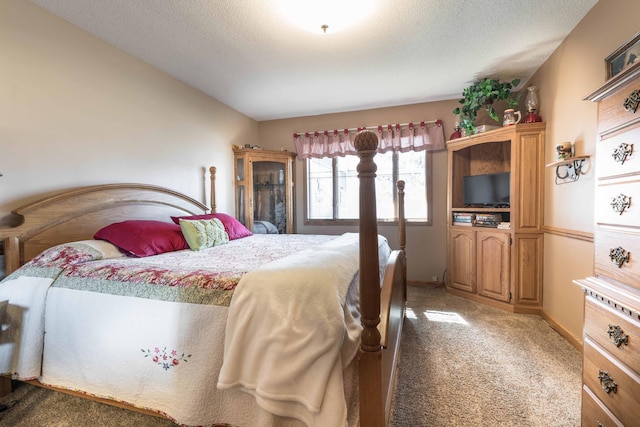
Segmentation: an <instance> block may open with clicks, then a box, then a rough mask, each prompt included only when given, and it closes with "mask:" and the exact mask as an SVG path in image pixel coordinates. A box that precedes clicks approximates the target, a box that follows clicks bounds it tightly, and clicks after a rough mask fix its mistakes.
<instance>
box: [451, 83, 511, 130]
mask: <svg viewBox="0 0 640 427" xmlns="http://www.w3.org/2000/svg"><path fill="white" fill-rule="evenodd" d="M519 84H520V79H515V80H513V81H511V82H504V83H501V82H500V80H498V79H489V78H485V79H482V80H478V81H476V82H475V83H473V84H472V85H471V86H469V87H467V88H465V89H464V90H463V91H462V96H463V98H462V99H460V101H458V102H460V104H462V106H461V107H456V109H455V110H453V114H458V115H460V127H461V128H462V129H464V130H465V132H466V133H467V135H473V134H475V133H476V117H477V116H478V111H480V109H481V108H483V109H485V110H486V111H487V114H489V117H491V118H492V119H493V120H495V121H496V122H498V121H500V119H499V118H498V115H497V114H496V112H495V110H494V109H493V103H494V102H495V101H499V100H506V101H507V105H508V108H516V107H517V106H518V102H519V100H520V94H516V95H514V94H513V93H512V92H511V89H513V88H514V87H515V86H518V85H519Z"/></svg>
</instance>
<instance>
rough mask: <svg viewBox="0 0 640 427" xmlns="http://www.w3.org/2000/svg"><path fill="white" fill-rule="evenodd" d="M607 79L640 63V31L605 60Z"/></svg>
mask: <svg viewBox="0 0 640 427" xmlns="http://www.w3.org/2000/svg"><path fill="white" fill-rule="evenodd" d="M604 62H605V66H606V73H607V74H606V76H607V80H609V79H611V78H613V77H616V76H618V75H619V74H621V73H624V72H626V71H629V70H630V69H632V68H636V67H637V66H638V65H640V33H638V34H636V35H635V36H633V37H632V38H631V39H630V40H629V41H628V42H627V43H625V44H624V45H622V46H621V47H619V48H618V49H616V51H615V52H613V53H612V54H611V55H609V56H607V57H606V58H605V60H604Z"/></svg>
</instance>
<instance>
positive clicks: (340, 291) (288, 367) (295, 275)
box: [218, 234, 362, 426]
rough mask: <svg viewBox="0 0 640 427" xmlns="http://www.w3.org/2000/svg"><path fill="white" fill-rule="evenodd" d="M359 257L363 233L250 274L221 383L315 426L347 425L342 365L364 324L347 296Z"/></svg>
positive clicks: (239, 294)
mask: <svg viewBox="0 0 640 427" xmlns="http://www.w3.org/2000/svg"><path fill="white" fill-rule="evenodd" d="M358 261H359V237H358V234H345V235H343V236H341V237H339V238H337V239H335V240H332V241H330V242H328V243H325V244H323V245H321V246H319V247H316V248H314V249H313V250H306V251H302V252H299V253H298V254H296V255H293V256H290V257H287V258H284V259H281V260H277V261H274V262H272V263H270V264H268V265H266V266H264V267H262V268H260V269H258V270H255V271H253V272H250V273H248V274H247V275H245V276H244V277H243V278H242V279H241V281H240V283H239V284H238V286H237V288H236V290H235V293H234V296H233V299H232V301H231V305H230V306H229V313H228V316H229V317H228V321H227V330H226V333H225V349H224V362H223V365H222V369H221V372H220V376H219V379H218V388H220V389H229V388H234V387H241V390H244V391H246V392H249V393H251V394H254V395H255V396H256V400H257V402H258V404H259V405H260V406H261V407H263V408H264V409H266V410H268V411H270V412H272V413H275V414H278V415H282V416H289V417H294V418H297V419H300V420H302V421H303V422H304V423H305V424H307V425H309V426H329V425H330V426H341V425H344V424H345V423H346V404H345V399H344V393H343V385H342V369H343V366H345V365H346V364H348V363H349V362H350V361H351V360H352V359H353V357H354V356H355V354H356V353H357V349H358V343H359V337H360V331H361V328H362V327H361V324H360V319H359V316H358V314H357V311H356V310H353V307H349V306H348V305H347V304H346V303H345V299H346V294H347V291H348V288H349V285H350V284H351V283H352V281H353V279H354V277H355V276H356V274H357V272H358ZM355 303H357V300H356V301H355Z"/></svg>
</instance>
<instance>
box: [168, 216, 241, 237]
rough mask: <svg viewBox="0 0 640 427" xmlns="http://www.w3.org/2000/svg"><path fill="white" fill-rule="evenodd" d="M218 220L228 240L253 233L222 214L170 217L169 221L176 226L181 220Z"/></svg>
mask: <svg viewBox="0 0 640 427" xmlns="http://www.w3.org/2000/svg"><path fill="white" fill-rule="evenodd" d="M212 218H218V219H219V220H220V222H222V225H224V230H225V231H226V232H227V234H228V235H229V240H235V239H241V238H243V237H247V236H251V235H253V233H252V232H251V231H249V229H248V228H247V227H245V226H244V225H242V223H241V222H240V221H238V220H237V219H235V218H234V217H232V216H231V215H227V214H223V213H210V214H203V215H191V216H172V217H171V220H172V221H173V222H175V223H176V224H179V223H180V220H181V219H189V220H194V219H212Z"/></svg>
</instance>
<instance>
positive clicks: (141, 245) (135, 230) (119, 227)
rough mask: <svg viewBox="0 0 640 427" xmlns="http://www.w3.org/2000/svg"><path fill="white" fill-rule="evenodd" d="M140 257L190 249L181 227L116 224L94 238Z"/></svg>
mask: <svg viewBox="0 0 640 427" xmlns="http://www.w3.org/2000/svg"><path fill="white" fill-rule="evenodd" d="M93 238H94V239H97V240H106V241H107V242H110V243H112V244H114V245H116V246H117V247H119V248H120V249H121V250H123V251H125V252H128V253H130V254H133V255H135V256H138V257H145V256H150V255H157V254H161V253H164V252H171V251H179V250H181V249H189V245H188V244H187V241H186V240H185V238H184V236H183V235H182V230H181V229H180V226H179V225H176V224H172V223H170V222H162V221H151V220H129V221H123V222H116V223H113V224H111V225H107V226H106V227H104V228H102V229H100V230H98V232H97V233H96V234H95V235H94V236H93Z"/></svg>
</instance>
